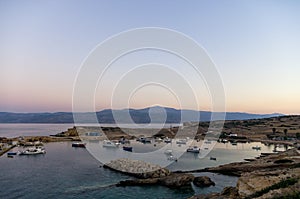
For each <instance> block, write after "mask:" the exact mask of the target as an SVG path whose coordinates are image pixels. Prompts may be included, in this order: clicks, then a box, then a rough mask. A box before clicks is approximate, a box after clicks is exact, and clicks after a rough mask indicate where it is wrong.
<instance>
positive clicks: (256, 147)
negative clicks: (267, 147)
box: [252, 146, 261, 150]
mask: <svg viewBox="0 0 300 199" xmlns="http://www.w3.org/2000/svg"><path fill="white" fill-rule="evenodd" d="M252 149H254V150H261V147H260V146H253V147H252Z"/></svg>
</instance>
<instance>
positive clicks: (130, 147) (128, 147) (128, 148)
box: [123, 146, 132, 152]
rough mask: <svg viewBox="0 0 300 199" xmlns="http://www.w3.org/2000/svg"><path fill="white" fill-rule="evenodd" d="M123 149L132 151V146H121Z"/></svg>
mask: <svg viewBox="0 0 300 199" xmlns="http://www.w3.org/2000/svg"><path fill="white" fill-rule="evenodd" d="M123 150H124V151H129V152H132V146H123Z"/></svg>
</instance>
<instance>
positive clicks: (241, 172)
mask: <svg viewBox="0 0 300 199" xmlns="http://www.w3.org/2000/svg"><path fill="white" fill-rule="evenodd" d="M104 167H105V168H109V169H112V170H115V171H118V172H122V173H125V174H128V175H131V176H134V177H135V178H134V179H129V180H124V181H120V182H119V183H117V185H116V186H148V185H161V186H166V187H169V188H183V187H187V186H191V184H194V185H195V186H199V187H206V186H214V185H215V183H214V182H213V181H211V179H209V178H208V177H206V176H200V177H195V176H194V175H193V174H192V173H194V172H213V173H222V174H227V175H228V174H229V175H236V176H239V179H238V183H237V185H236V187H225V188H224V189H223V191H222V192H221V193H211V194H207V195H195V196H193V197H191V199H204V198H218V199H222V198H224V199H227V198H229V199H230V198H231V199H248V198H257V199H258V198H259V199H271V198H276V197H278V198H280V197H282V198H284V197H286V198H289V197H291V198H293V197H296V198H297V197H298V198H299V196H300V152H299V151H298V150H297V149H295V148H294V149H290V150H288V151H285V152H280V153H278V154H271V155H268V156H265V157H261V158H259V159H256V160H254V161H251V162H239V163H230V164H226V165H221V166H218V167H212V168H206V169H202V170H194V171H178V172H171V171H169V170H167V169H165V168H161V167H160V166H157V165H152V164H149V163H146V162H143V161H138V160H130V159H119V160H114V161H111V162H109V163H107V164H105V165H104Z"/></svg>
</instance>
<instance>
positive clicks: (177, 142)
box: [176, 139, 187, 144]
mask: <svg viewBox="0 0 300 199" xmlns="http://www.w3.org/2000/svg"><path fill="white" fill-rule="evenodd" d="M186 142H187V140H186V139H181V140H177V141H176V144H186Z"/></svg>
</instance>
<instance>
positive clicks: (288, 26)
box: [0, 0, 300, 114]
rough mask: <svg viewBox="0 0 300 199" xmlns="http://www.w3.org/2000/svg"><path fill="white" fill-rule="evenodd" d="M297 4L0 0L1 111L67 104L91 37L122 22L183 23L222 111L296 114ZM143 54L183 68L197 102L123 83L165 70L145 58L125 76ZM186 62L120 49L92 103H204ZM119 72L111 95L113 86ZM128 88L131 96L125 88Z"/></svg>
mask: <svg viewBox="0 0 300 199" xmlns="http://www.w3.org/2000/svg"><path fill="white" fill-rule="evenodd" d="M299 9H300V2H299V1H297V0H286V1H282V0H272V1H268V0H264V1H259V0H253V1H234V0H229V1H221V0H219V1H214V0H213V1H211V0H207V1H188V2H187V1H178V0H172V1H171V0H167V1H155V0H153V1H144V0H140V1H134V0H130V1H129V0H124V1H114V0H110V1H108V0H107V1H91V0H87V1H83V0H75V1H69V0H61V1H59V0H51V1H50V0H44V1H37V0H27V1H20V0H1V1H0V44H1V45H0V111H1V112H60V111H72V100H73V97H72V95H73V91H74V82H75V81H76V77H77V75H78V73H79V71H80V69H81V66H82V64H83V63H84V60H86V58H87V56H88V55H89V54H90V52H91V51H92V50H93V49H95V47H96V46H97V45H98V44H99V43H101V42H103V41H105V40H106V39H107V38H109V37H111V36H112V35H116V34H118V33H120V32H123V31H126V30H130V29H134V28H143V27H160V28H167V29H172V30H175V31H178V32H181V33H183V34H185V35H187V36H188V37H190V38H192V39H193V40H195V41H196V42H197V43H198V44H200V45H201V46H202V47H203V48H204V49H205V51H206V52H207V53H208V55H209V57H210V58H211V59H212V60H213V62H214V64H215V67H216V69H217V70H218V72H219V74H220V76H221V79H222V81H223V87H224V93H225V96H226V98H225V103H226V110H227V111H238V112H251V113H274V112H279V113H284V114H300V103H299V102H300V89H299V88H300V78H299V76H300V37H299V35H300V12H299ZM149 63H161V65H168V67H169V68H168V67H167V68H168V70H169V71H177V72H178V71H179V73H182V74H183V73H184V75H183V76H181V77H177V76H176V74H174V76H172V77H175V79H176V80H180V78H182V79H181V80H182V81H183V82H185V83H186V82H187V81H185V80H187V79H189V80H188V81H190V82H192V83H191V89H192V90H193V91H195V92H196V98H195V99H196V101H197V102H198V105H196V106H195V104H193V103H195V101H193V100H191V101H189V99H188V97H185V98H184V97H183V98H184V99H182V100H183V101H184V103H183V104H181V105H182V106H180V99H179V100H178V96H177V92H176V91H174V90H173V91H172V89H168V86H166V87H163V86H161V85H159V84H149V85H144V86H142V87H139V88H136V87H135V88H131V87H130V85H131V84H130V80H132V78H137V81H138V80H141V79H142V80H143V79H148V80H151V77H153V78H157V77H158V76H159V75H160V76H163V74H168V72H167V71H165V73H164V72H162V73H160V72H159V70H163V69H159V70H158V71H156V70H155V67H157V65H155V64H152V65H151V64H150V65H149V66H145V67H144V73H143V72H140V73H138V70H137V71H135V72H136V75H134V74H135V73H132V76H130V75H128V76H126V75H125V76H124V74H127V73H126V70H130V67H131V68H132V67H135V66H136V65H141V64H149ZM147 67H148V68H147ZM151 67H153V70H149V69H151ZM162 68H164V67H162ZM165 68H166V67H165ZM188 68H189V66H188V65H187V64H186V63H184V62H182V60H180V59H178V57H177V58H176V57H174V56H171V55H169V54H167V53H164V52H152V51H144V52H142V53H139V52H137V53H133V54H131V55H128V57H127V58H126V57H124V58H122V59H120V60H118V61H117V62H116V63H114V64H112V67H111V69H110V70H109V71H108V73H107V76H105V77H103V79H102V80H101V81H102V83H101V82H100V83H99V85H96V88H95V90H96V93H95V98H94V101H95V109H96V110H102V109H106V108H111V107H113V108H126V107H131V108H142V107H147V106H151V105H155V104H156V105H157V104H158V105H163V106H169V107H174V108H178V107H181V108H189V109H195V107H196V108H197V109H201V110H211V99H209V96H210V95H209V90H207V89H206V90H205V81H204V80H203V79H199V78H198V77H194V76H193V74H192V72H191V71H189V69H188ZM125 69H126V70H125ZM145 71H147V73H146V74H145ZM149 71H150V72H149ZM151 71H152V72H151ZM127 72H128V71H127ZM152 73H153V74H152ZM151 74H152V75H151ZM170 74H172V72H170ZM123 76H124V79H122V80H123V82H122V83H121V84H119V87H118V88H119V93H117V94H116V95H115V96H116V97H115V98H114V99H113V100H112V98H111V97H110V96H111V95H110V94H109V93H112V90H113V87H112V86H111V85H113V82H117V83H118V82H120V78H121V77H123ZM129 77H131V78H129ZM138 77H139V78H138ZM146 77H147V78H146ZM126 78H127V80H126ZM197 78H198V79H197ZM181 80H180V81H181ZM183 84H184V83H183ZM183 84H181V83H180V82H179V83H178V87H177V88H176V89H177V90H179V91H180V92H181V91H186V88H185V87H184V86H182V85H183ZM126 89H128V92H130V93H131V95H130V96H131V97H130V99H128V98H126V97H125V96H127V95H126V94H124V92H125V91H126ZM132 90H135V92H132ZM186 92H188V91H186ZM183 93H184V92H183ZM178 95H179V94H178ZM180 95H181V94H180ZM176 96H177V98H176ZM182 96H184V94H183V95H182ZM83 98H84V97H83ZM125 98H126V99H125ZM179 98H180V97H179ZM121 99H122V100H121ZM112 102H113V103H112ZM84 103H85V101H84V100H83V101H82V111H84V110H85V109H84V107H85V106H84Z"/></svg>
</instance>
